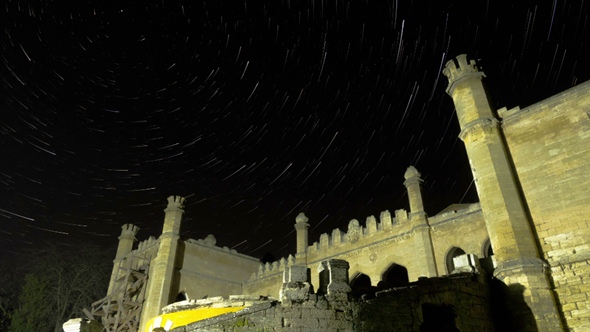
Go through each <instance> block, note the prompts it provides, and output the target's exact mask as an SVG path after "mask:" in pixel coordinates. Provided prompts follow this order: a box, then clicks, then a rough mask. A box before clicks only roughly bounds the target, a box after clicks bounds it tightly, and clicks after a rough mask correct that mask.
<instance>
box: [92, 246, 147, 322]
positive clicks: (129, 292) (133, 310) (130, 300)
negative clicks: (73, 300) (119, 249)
mask: <svg viewBox="0 0 590 332" xmlns="http://www.w3.org/2000/svg"><path fill="white" fill-rule="evenodd" d="M144 253H145V252H144ZM149 262H150V259H149V258H147V257H145V256H143V255H141V254H139V255H138V254H137V253H132V255H131V256H130V257H126V258H125V259H122V260H121V261H119V263H118V266H117V269H118V270H117V276H118V278H117V280H116V283H115V286H114V287H113V291H112V292H111V294H108V295H107V296H106V297H104V298H102V299H100V300H98V301H96V302H94V303H92V306H91V308H90V310H88V309H84V314H85V315H86V316H87V318H88V319H90V320H96V321H98V319H99V318H100V322H101V323H102V325H103V326H104V329H103V331H106V332H137V331H138V330H139V321H140V319H141V311H142V309H143V302H144V300H145V292H146V289H147V279H148V274H149Z"/></svg>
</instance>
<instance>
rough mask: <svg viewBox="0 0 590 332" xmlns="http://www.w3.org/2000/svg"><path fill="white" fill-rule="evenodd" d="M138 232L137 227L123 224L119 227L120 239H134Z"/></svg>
mask: <svg viewBox="0 0 590 332" xmlns="http://www.w3.org/2000/svg"><path fill="white" fill-rule="evenodd" d="M138 231H139V227H137V226H135V225H133V224H125V225H123V226H121V237H131V238H135V234H137V232H138Z"/></svg>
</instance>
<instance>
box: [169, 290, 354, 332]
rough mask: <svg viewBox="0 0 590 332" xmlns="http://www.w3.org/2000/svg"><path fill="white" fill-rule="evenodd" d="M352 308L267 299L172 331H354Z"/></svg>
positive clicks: (315, 299) (315, 300)
mask: <svg viewBox="0 0 590 332" xmlns="http://www.w3.org/2000/svg"><path fill="white" fill-rule="evenodd" d="M352 308H353V307H352V306H351V305H349V306H348V307H347V308H339V309H336V308H332V307H330V306H329V303H328V301H326V300H325V299H324V298H321V297H320V298H318V297H312V299H310V300H309V301H306V302H304V303H301V304H293V305H289V306H282V305H281V304H280V303H278V302H276V301H274V302H267V303H262V304H256V305H253V306H251V307H249V308H246V309H244V310H241V311H238V312H236V313H232V314H226V315H223V316H218V317H214V318H211V319H207V320H202V321H199V322H196V323H193V324H189V325H187V326H184V327H179V328H176V329H172V330H171V331H173V332H205V331H206V332H226V331H227V332H229V331H334V332H336V331H341V332H353V331H355V330H354V327H353V324H354V323H353V309H352Z"/></svg>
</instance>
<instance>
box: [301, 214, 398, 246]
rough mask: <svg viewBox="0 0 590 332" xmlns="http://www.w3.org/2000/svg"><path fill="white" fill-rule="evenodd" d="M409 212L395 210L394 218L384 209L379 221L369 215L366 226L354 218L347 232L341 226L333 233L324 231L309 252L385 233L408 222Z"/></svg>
mask: <svg viewBox="0 0 590 332" xmlns="http://www.w3.org/2000/svg"><path fill="white" fill-rule="evenodd" d="M407 221H408V212H407V211H406V210H403V209H400V210H396V211H395V217H393V218H392V216H391V213H390V212H389V210H385V211H382V212H381V213H380V215H379V221H377V218H376V217H375V216H368V217H367V218H366V220H365V226H364V227H363V226H361V224H360V223H359V221H358V220H357V219H352V220H351V221H350V222H349V223H348V229H347V231H346V232H343V231H341V230H340V229H339V228H336V229H334V230H332V233H331V234H328V233H324V234H322V235H320V240H319V242H314V243H313V244H312V245H310V246H309V247H308V250H307V252H308V253H313V254H317V253H318V252H321V251H323V250H327V249H330V248H334V247H338V246H341V245H345V244H349V245H351V244H355V243H356V242H358V241H359V240H361V239H364V238H370V237H374V236H379V235H382V234H385V233H386V232H388V231H391V230H393V229H394V228H396V227H398V226H401V225H404V224H408V223H407Z"/></svg>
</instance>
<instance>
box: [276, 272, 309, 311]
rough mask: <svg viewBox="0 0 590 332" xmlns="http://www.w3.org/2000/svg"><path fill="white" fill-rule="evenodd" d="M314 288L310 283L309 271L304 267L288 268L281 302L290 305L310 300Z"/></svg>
mask: <svg viewBox="0 0 590 332" xmlns="http://www.w3.org/2000/svg"><path fill="white" fill-rule="evenodd" d="M312 292H313V287H312V286H311V284H310V283H309V269H308V268H307V267H306V266H302V265H293V266H288V267H287V268H286V269H285V271H284V272H283V287H282V288H281V290H280V292H279V297H280V299H281V302H282V303H283V304H285V305H288V304H290V303H293V302H299V303H301V302H303V301H307V300H308V299H309V294H310V293H312Z"/></svg>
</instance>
